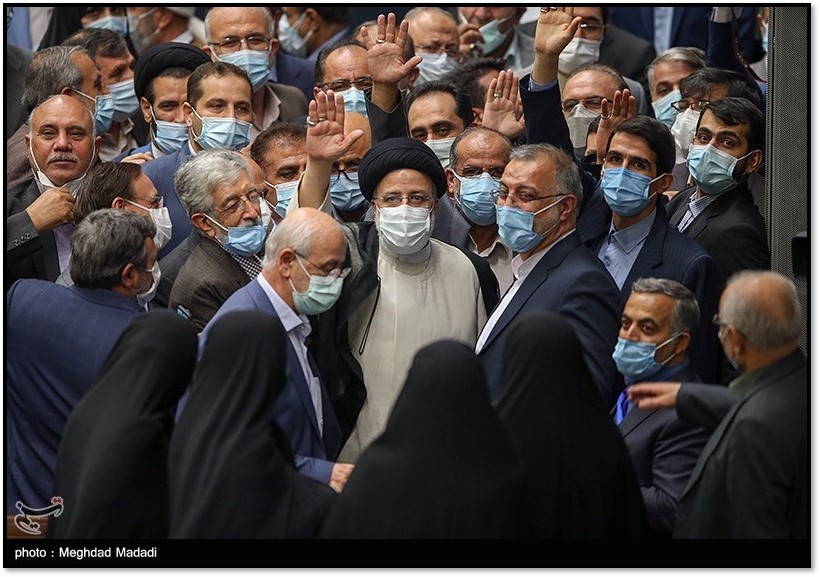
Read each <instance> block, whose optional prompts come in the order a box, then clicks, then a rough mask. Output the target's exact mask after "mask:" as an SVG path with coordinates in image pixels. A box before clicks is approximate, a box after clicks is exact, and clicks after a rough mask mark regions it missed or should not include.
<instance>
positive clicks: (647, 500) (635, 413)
mask: <svg viewBox="0 0 820 577" xmlns="http://www.w3.org/2000/svg"><path fill="white" fill-rule="evenodd" d="M664 380H669V381H675V382H677V381H694V382H698V381H700V379H699V378H698V376H697V374H696V373H695V372H694V371H693V370H692V369H691V366H689V365H687V366H686V367H685V368H683V369H681V370H679V371H676V372H672V373H671V374H668V375H667V376H666V377H664ZM714 386H719V385H714ZM618 428H619V429H620V430H621V434H623V436H624V442H625V443H626V448H627V449H628V450H629V455H630V457H632V465H633V466H634V468H635V475H636V477H637V478H638V483H639V484H640V487H641V496H642V497H643V503H644V505H645V506H646V514H647V518H648V520H649V529H650V533H651V535H652V536H653V537H657V538H666V539H668V538H671V537H672V529H673V527H674V525H675V516H676V514H677V511H678V499H679V498H680V495H681V493H683V489H684V487H686V483H687V481H689V475H691V474H692V470H693V469H694V468H695V463H697V461H698V457H700V452H701V451H702V450H703V447H704V445H706V441H707V440H708V439H709V434H710V431H707V430H705V429H702V428H700V427H697V426H694V425H692V424H691V423H685V422H683V421H681V420H680V419H678V416H677V414H676V413H675V411H668V410H665V409H656V410H654V411H648V410H645V409H639V408H638V407H636V406H633V407H632V408H631V409H630V410H629V412H628V413H627V414H626V417H624V420H623V421H621V424H620V425H618Z"/></svg>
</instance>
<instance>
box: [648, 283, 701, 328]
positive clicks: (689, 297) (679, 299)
mask: <svg viewBox="0 0 820 577" xmlns="http://www.w3.org/2000/svg"><path fill="white" fill-rule="evenodd" d="M632 292H633V293H650V294H664V295H666V296H668V297H670V298H673V299H675V310H674V311H672V318H670V319H669V329H670V330H671V331H672V333H673V334H677V333H689V334H690V335H694V334H695V331H696V330H697V329H698V323H699V322H700V307H699V306H698V301H697V300H696V299H695V295H694V293H692V291H690V290H689V289H688V288H686V287H685V286H683V285H682V284H680V283H679V282H677V281H673V280H672V279H668V278H639V279H638V280H636V281H635V282H633V283H632Z"/></svg>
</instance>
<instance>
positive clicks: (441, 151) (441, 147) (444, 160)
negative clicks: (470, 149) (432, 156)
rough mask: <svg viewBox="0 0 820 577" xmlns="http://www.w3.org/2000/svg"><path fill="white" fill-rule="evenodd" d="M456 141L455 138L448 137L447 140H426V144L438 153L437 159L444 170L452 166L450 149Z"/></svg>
mask: <svg viewBox="0 0 820 577" xmlns="http://www.w3.org/2000/svg"><path fill="white" fill-rule="evenodd" d="M455 140H456V137H455V136H448V137H447V138H438V139H432V138H431V139H429V140H425V141H424V144H426V145H427V146H428V147H429V148H430V150H432V151H433V152H435V153H436V157H437V158H438V160H439V162H440V163H441V166H442V167H443V168H447V167H449V166H450V148H451V147H452V146H453V142H455Z"/></svg>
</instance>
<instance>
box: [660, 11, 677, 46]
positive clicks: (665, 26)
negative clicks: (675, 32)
mask: <svg viewBox="0 0 820 577" xmlns="http://www.w3.org/2000/svg"><path fill="white" fill-rule="evenodd" d="M674 12H675V7H674V6H656V7H655V52H657V53H658V54H660V53H661V52H663V51H664V50H666V49H667V48H669V45H670V43H671V40H670V36H672V15H673V14H674Z"/></svg>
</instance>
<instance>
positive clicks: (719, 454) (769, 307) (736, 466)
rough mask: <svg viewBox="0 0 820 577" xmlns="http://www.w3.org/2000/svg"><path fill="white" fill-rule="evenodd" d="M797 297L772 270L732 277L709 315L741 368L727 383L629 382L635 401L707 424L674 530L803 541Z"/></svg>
mask: <svg viewBox="0 0 820 577" xmlns="http://www.w3.org/2000/svg"><path fill="white" fill-rule="evenodd" d="M800 319H801V313H800V301H799V300H798V298H797V290H796V288H795V286H794V283H792V282H791V281H790V280H788V279H787V278H786V277H784V276H783V275H781V274H779V273H776V272H773V271H743V272H740V273H737V274H736V275H735V276H733V277H732V278H731V279H730V280H729V283H728V285H727V286H726V289H725V290H724V291H723V295H722V296H721V299H720V308H719V312H718V314H717V315H715V323H716V324H717V325H718V327H719V328H720V332H719V337H720V340H721V343H722V345H723V351H724V352H725V353H726V356H727V357H728V359H729V361H730V362H731V363H732V364H733V365H735V366H737V368H738V370H739V371H740V376H739V377H738V378H736V379H735V380H733V381H732V382H731V383H730V384H729V387H728V389H727V388H724V387H714V386H706V385H698V384H692V383H645V384H641V385H634V386H632V387H630V390H629V399H630V401H632V402H633V403H636V404H637V405H638V407H639V408H641V409H654V408H673V407H674V408H675V410H676V411H677V413H678V416H679V417H680V418H681V419H683V420H687V421H691V422H695V423H699V424H701V425H702V426H706V427H709V428H710V429H713V430H714V432H713V433H712V436H711V437H710V438H709V441H708V442H707V444H706V446H705V447H704V449H703V452H702V453H701V456H700V459H699V460H698V462H697V464H696V465H695V469H694V471H693V472H692V476H691V477H690V479H689V484H688V485H687V486H686V489H685V490H684V492H683V495H682V496H681V500H680V507H679V510H678V516H677V520H676V523H675V532H674V535H673V536H674V537H675V538H684V539H694V538H697V539H760V538H773V539H807V538H808V535H809V511H810V507H809V484H808V483H809V463H808V458H809V426H808V425H809V414H808V407H809V402H808V401H809V393H808V367H807V363H806V356H805V355H804V354H803V352H802V351H801V350H800V349H799V348H798V339H799V337H800V325H801V321H800Z"/></svg>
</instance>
